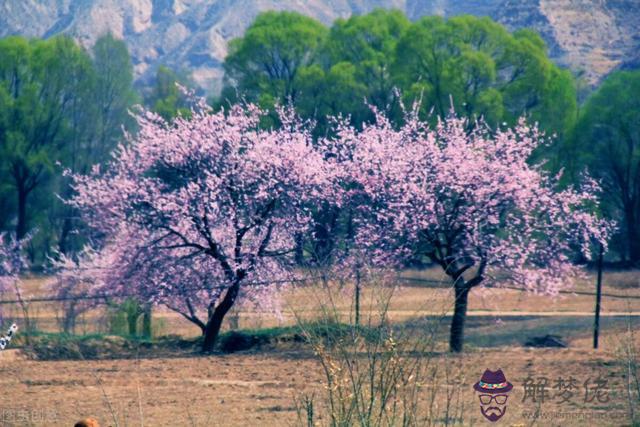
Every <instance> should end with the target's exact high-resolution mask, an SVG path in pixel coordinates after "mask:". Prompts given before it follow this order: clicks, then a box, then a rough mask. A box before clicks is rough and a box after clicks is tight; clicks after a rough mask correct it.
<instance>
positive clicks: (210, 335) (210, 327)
mask: <svg viewBox="0 0 640 427" xmlns="http://www.w3.org/2000/svg"><path fill="white" fill-rule="evenodd" d="M239 290H240V280H236V281H235V282H234V284H233V285H232V286H231V287H230V288H229V289H228V290H227V292H226V294H225V295H224V298H223V299H222V302H221V303H220V304H218V306H217V307H213V304H212V306H210V307H209V320H208V321H207V327H206V329H205V332H204V341H203V343H202V352H203V353H211V352H212V351H213V346H214V345H215V344H216V341H217V339H218V335H219V334H220V328H221V327H222V321H223V320H224V316H225V315H226V314H227V313H228V312H229V310H231V307H233V304H234V303H235V302H236V297H237V296H238V291H239Z"/></svg>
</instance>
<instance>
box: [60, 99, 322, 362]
mask: <svg viewBox="0 0 640 427" xmlns="http://www.w3.org/2000/svg"><path fill="white" fill-rule="evenodd" d="M262 115H263V112H262V111H260V110H259V109H258V108H257V107H255V106H252V105H246V106H242V105H236V106H233V107H231V108H230V109H229V110H228V111H221V112H217V113H212V112H211V111H210V110H208V109H207V108H206V107H205V106H204V104H203V103H201V104H200V105H199V108H197V109H194V111H192V114H191V118H190V119H184V118H178V119H176V120H175V121H174V122H173V123H171V124H169V123H166V122H165V121H163V120H162V119H161V118H160V117H158V116H156V115H154V114H152V113H149V112H143V113H141V114H140V115H139V116H138V124H139V129H140V130H139V133H138V135H137V136H136V137H135V138H130V141H129V143H128V144H127V145H123V146H121V147H119V149H118V150H117V152H116V153H115V154H114V158H113V161H112V162H111V163H110V164H109V166H108V167H107V169H106V170H105V172H104V173H101V172H100V170H99V169H97V168H96V169H94V171H93V172H92V173H91V174H90V175H88V176H79V175H76V176H73V181H74V188H75V190H76V192H77V196H75V197H74V198H73V200H72V201H71V203H72V204H73V205H74V206H76V207H77V208H79V209H80V211H81V212H83V213H84V217H85V219H86V220H87V221H88V223H89V225H90V226H91V227H92V228H93V229H94V230H95V231H96V236H98V237H99V238H100V239H101V240H102V250H101V251H100V253H101V254H102V256H103V257H104V258H105V259H104V260H102V261H101V263H104V264H106V267H105V268H104V269H103V273H102V274H101V275H100V278H101V279H100V283H99V286H100V287H101V289H102V290H103V291H105V292H111V293H113V294H114V295H118V294H120V295H122V294H131V293H135V294H136V295H138V296H139V297H140V298H141V299H144V300H147V301H151V302H160V303H163V304H165V305H167V306H169V307H171V308H173V309H175V310H176V311H178V312H180V313H182V314H183V315H184V316H185V317H187V318H188V319H189V320H191V321H193V322H194V323H196V324H198V326H200V327H201V328H202V330H203V334H204V342H203V351H205V352H208V351H211V350H212V349H213V346H214V344H215V341H216V338H217V336H218V333H219V331H220V327H221V325H222V321H223V319H224V317H225V315H226V314H227V312H228V311H229V310H230V309H231V307H232V306H233V305H234V304H235V303H236V300H237V299H238V298H239V297H240V296H242V295H243V294H244V295H245V296H252V297H254V298H255V299H258V300H259V301H260V302H262V303H265V304H269V303H270V302H271V299H270V298H271V297H270V294H271V293H270V292H269V291H268V290H267V289H265V286H266V285H265V283H269V282H270V281H275V279H281V278H282V277H284V275H285V274H286V273H287V272H289V271H291V269H290V268H289V267H290V266H291V260H290V255H291V254H292V253H293V250H294V248H295V236H296V234H299V233H304V232H305V231H306V230H307V229H308V227H309V226H310V223H311V214H310V210H309V206H310V205H311V204H313V203H314V201H316V200H319V199H321V198H323V197H326V191H327V189H328V188H329V187H328V185H327V184H328V182H329V180H328V178H327V177H328V172H327V170H326V167H325V162H324V160H323V158H322V156H321V154H320V153H319V152H318V151H317V150H316V149H314V147H313V145H312V144H311V134H310V133H309V132H308V131H307V129H306V126H305V125H304V124H303V123H301V122H299V121H298V120H297V119H296V117H295V116H294V115H293V113H292V112H291V111H287V110H281V111H280V115H281V122H282V126H281V127H280V128H278V129H277V130H271V129H269V130H265V129H261V128H260V127H259V121H260V118H261V117H262ZM269 289H271V287H269ZM200 307H205V308H206V309H207V313H208V314H207V317H206V318H205V319H204V320H201V319H200V318H199V317H198V315H197V311H198V308H200Z"/></svg>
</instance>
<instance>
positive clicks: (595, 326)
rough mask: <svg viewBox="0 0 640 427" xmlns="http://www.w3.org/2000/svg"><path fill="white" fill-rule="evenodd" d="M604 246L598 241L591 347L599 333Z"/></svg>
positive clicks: (594, 346)
mask: <svg viewBox="0 0 640 427" xmlns="http://www.w3.org/2000/svg"><path fill="white" fill-rule="evenodd" d="M603 252H604V247H603V245H602V243H600V252H599V254H598V279H597V282H596V309H595V319H594V323H593V348H594V349H597V348H598V335H599V333H600V301H601V300H602V257H603Z"/></svg>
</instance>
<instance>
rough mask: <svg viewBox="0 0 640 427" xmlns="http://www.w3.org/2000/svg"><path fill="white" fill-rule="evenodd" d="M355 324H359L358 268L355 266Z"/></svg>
mask: <svg viewBox="0 0 640 427" xmlns="http://www.w3.org/2000/svg"><path fill="white" fill-rule="evenodd" d="M355 298H356V301H355V312H356V319H355V320H356V322H355V323H356V326H360V268H359V267H356V295H355Z"/></svg>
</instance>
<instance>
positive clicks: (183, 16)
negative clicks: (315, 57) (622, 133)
mask: <svg viewBox="0 0 640 427" xmlns="http://www.w3.org/2000/svg"><path fill="white" fill-rule="evenodd" d="M376 7H384V8H397V9H400V10H403V11H405V12H406V13H407V15H408V16H409V17H410V18H411V19H418V18H419V17H421V16H424V15H431V14H437V15H444V16H452V15H458V14H473V15H488V16H491V17H492V18H494V19H496V20H498V21H499V22H501V23H503V24H505V25H506V26H507V27H509V28H510V29H517V28H524V27H530V28H533V29H535V30H537V31H538V32H539V33H540V34H541V35H542V36H543V38H544V39H545V40H546V41H547V44H548V45H549V48H550V53H551V55H552V57H553V58H554V59H555V60H556V61H557V62H558V63H560V64H562V65H565V66H569V67H571V68H573V69H574V70H584V71H585V73H586V76H587V78H588V79H589V81H590V82H592V83H595V82H597V81H598V80H599V79H600V78H601V77H602V76H603V75H605V74H607V73H608V72H609V71H611V70H612V69H614V68H615V67H619V66H621V67H630V66H634V64H637V62H638V60H637V51H638V49H639V48H640V25H638V23H640V1H638V0H606V1H605V0H0V36H6V35H10V34H21V35H25V36H29V37H49V36H52V35H55V34H59V33H65V34H70V35H72V36H73V37H76V38H77V39H78V40H80V42H81V43H83V44H84V45H87V46H90V45H91V44H92V43H93V42H94V41H95V39H96V38H97V37H99V36H100V35H102V34H104V33H105V32H107V31H110V32H112V33H113V34H114V35H116V36H117V37H120V38H123V39H125V40H126V41H127V44H128V45H129V49H130V51H131V54H132V57H133V62H134V66H135V73H136V77H138V78H139V79H142V80H144V79H146V78H148V77H149V76H150V75H153V73H154V71H155V68H156V67H157V65H158V64H166V65H169V66H170V67H172V68H175V69H184V70H189V71H190V72H192V73H193V78H194V80H195V81H196V82H197V83H198V84H200V85H201V86H202V87H204V88H205V89H207V90H208V91H215V90H216V89H217V88H218V87H219V82H220V78H221V75H222V68H221V63H222V61H223V60H224V57H225V55H226V46H227V41H228V40H230V39H231V38H233V37H238V36H240V35H242V33H243V31H244V30H245V29H246V27H247V26H248V25H250V23H251V22H252V20H253V19H254V18H255V16H256V15H257V14H258V13H260V12H261V11H265V10H294V11H297V12H301V13H304V14H307V15H309V16H312V17H314V18H316V19H319V20H320V21H322V22H324V23H325V24H330V23H331V22H332V21H333V20H335V19H336V18H339V17H348V16H349V15H351V14H360V13H366V12H369V11H371V10H373V9H374V8H376ZM626 58H631V59H630V60H629V63H628V64H627V63H626Z"/></svg>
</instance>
